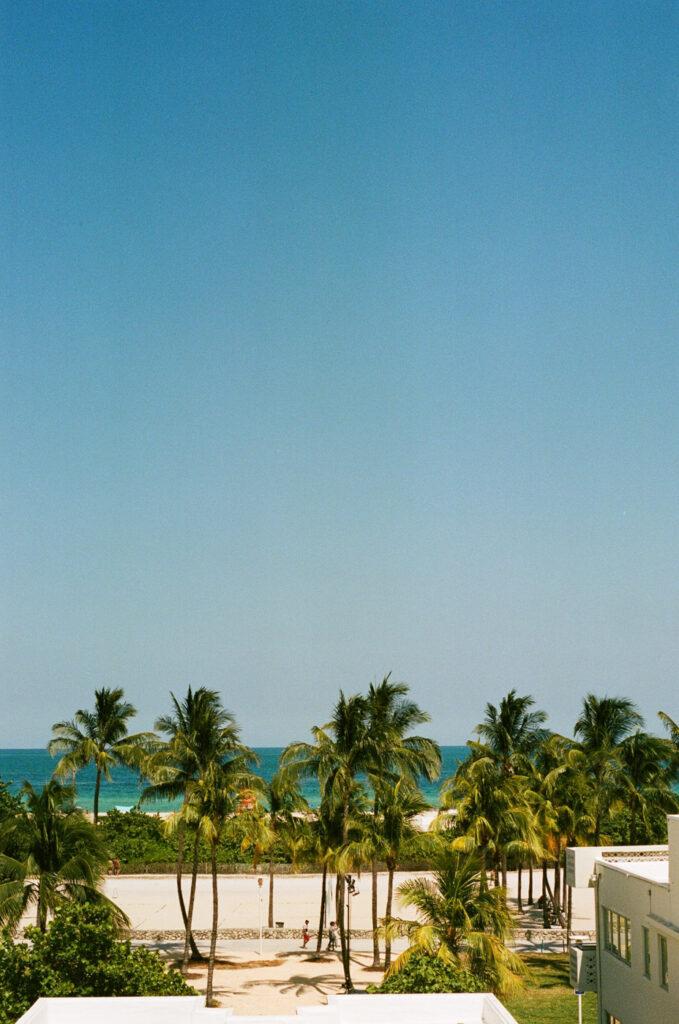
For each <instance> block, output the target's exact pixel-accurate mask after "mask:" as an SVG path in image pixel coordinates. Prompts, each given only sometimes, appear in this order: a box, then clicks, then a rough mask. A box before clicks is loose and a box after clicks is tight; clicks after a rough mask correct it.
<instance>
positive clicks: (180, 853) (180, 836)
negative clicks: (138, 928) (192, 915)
mask: <svg viewBox="0 0 679 1024" xmlns="http://www.w3.org/2000/svg"><path fill="white" fill-rule="evenodd" d="M184 829H185V824H184V822H183V821H181V822H180V823H179V831H178V833H177V896H178V897H179V909H180V910H181V914H182V921H183V922H184V934H186V929H187V928H188V924H189V919H188V916H187V913H186V903H185V902H184V892H183V890H182V871H183V868H184ZM189 942H190V943H191V956H192V957H193V959H194V960H203V959H204V958H203V954H202V953H201V951H200V950H199V949H198V946H197V945H196V940H195V939H194V937H193V932H192V931H191V929H190V928H189Z"/></svg>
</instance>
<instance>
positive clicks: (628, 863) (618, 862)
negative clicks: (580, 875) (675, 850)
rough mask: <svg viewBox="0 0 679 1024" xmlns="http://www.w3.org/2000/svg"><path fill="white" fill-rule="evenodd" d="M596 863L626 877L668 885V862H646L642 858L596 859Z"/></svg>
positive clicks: (622, 855) (621, 856)
mask: <svg viewBox="0 0 679 1024" xmlns="http://www.w3.org/2000/svg"><path fill="white" fill-rule="evenodd" d="M597 863H599V864H605V865H606V867H609V868H616V869H617V870H619V871H624V873H625V874H626V875H634V876H635V877H636V878H643V879H644V880H645V881H647V882H657V883H660V884H664V885H669V881H670V878H669V873H670V871H669V869H670V865H669V860H667V858H666V859H665V860H646V859H644V858H642V857H625V856H624V854H621V855H620V856H618V857H597Z"/></svg>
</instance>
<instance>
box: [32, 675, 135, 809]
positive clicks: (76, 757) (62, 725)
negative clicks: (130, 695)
mask: <svg viewBox="0 0 679 1024" xmlns="http://www.w3.org/2000/svg"><path fill="white" fill-rule="evenodd" d="M136 713H137V712H136V710H135V708H134V707H133V706H132V705H131V704H130V703H128V702H127V701H126V700H124V692H123V690H121V689H116V690H110V689H109V688H108V687H106V686H104V687H102V689H101V690H95V691H94V711H85V710H83V709H82V708H81V709H80V710H79V711H76V713H75V716H74V718H73V719H72V720H71V721H70V722H67V721H64V722H56V723H55V724H54V725H53V726H52V731H53V732H54V733H55V735H54V737H53V738H52V739H51V740H50V741H49V743H48V744H47V753H48V754H50V756H51V757H55V756H58V755H62V756H61V759H60V760H59V762H58V763H57V766H56V768H55V769H54V775H55V777H56V778H58V779H64V778H66V777H67V776H68V775H75V772H76V771H78V770H79V769H80V768H84V767H85V766H86V765H88V764H89V763H90V761H93V762H94V764H95V767H96V769H97V778H96V782H95V785H94V824H95V825H96V824H97V821H98V820H99V789H100V786H101V779H102V776H103V777H104V778H106V779H107V780H108V781H109V782H110V781H111V768H112V767H114V766H116V765H127V766H129V767H138V766H139V765H140V763H141V762H142V761H143V758H144V756H145V747H147V746H148V745H149V744H151V743H152V742H153V740H154V739H155V737H154V735H153V733H149V732H140V733H135V734H134V735H130V734H129V733H128V731H127V723H128V722H129V720H130V719H131V718H134V716H135V715H136Z"/></svg>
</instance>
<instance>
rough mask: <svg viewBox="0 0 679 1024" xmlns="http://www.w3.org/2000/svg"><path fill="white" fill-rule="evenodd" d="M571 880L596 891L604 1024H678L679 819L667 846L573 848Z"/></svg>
mask: <svg viewBox="0 0 679 1024" xmlns="http://www.w3.org/2000/svg"><path fill="white" fill-rule="evenodd" d="M566 880H567V882H568V884H569V885H572V886H573V887H574V888H585V887H591V888H594V892H595V907H596V934H597V942H596V949H595V951H593V955H594V956H595V958H596V979H597V981H596V985H597V991H598V1003H599V1024H678V1022H679V815H671V816H669V817H668V845H667V846H628V847H622V846H617V847H616V846H610V847H576V848H571V849H569V850H568V854H567V861H566Z"/></svg>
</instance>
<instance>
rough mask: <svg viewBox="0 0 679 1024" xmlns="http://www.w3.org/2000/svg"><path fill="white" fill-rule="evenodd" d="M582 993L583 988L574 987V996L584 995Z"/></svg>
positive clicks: (583, 992)
mask: <svg viewBox="0 0 679 1024" xmlns="http://www.w3.org/2000/svg"><path fill="white" fill-rule="evenodd" d="M584 994H585V990H584V988H583V989H579V988H576V990H575V995H576V996H584Z"/></svg>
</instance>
